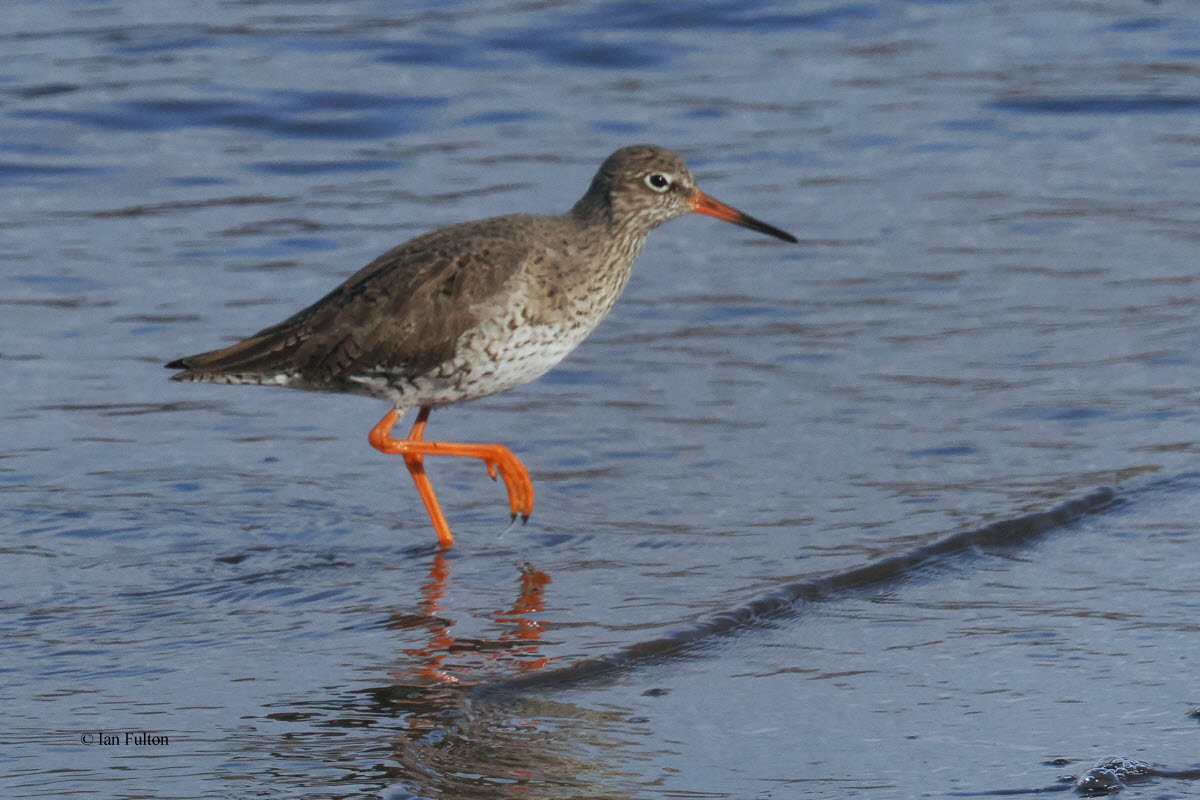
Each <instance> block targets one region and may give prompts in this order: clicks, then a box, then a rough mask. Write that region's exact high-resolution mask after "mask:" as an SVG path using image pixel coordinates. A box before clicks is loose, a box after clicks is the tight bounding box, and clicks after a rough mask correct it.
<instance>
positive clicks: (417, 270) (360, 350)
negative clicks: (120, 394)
mask: <svg viewBox="0 0 1200 800" xmlns="http://www.w3.org/2000/svg"><path fill="white" fill-rule="evenodd" d="M538 221H539V220H538V219H537V218H535V217H530V216H526V215H516V216H509V217H495V218H492V219H486V220H479V221H477V222H468V223H464V224H462V225H455V226H452V227H449V228H442V229H440V230H436V231H433V232H431V233H427V234H425V235H423V236H419V237H417V238H416V239H412V240H410V241H408V242H405V243H404V244H402V245H400V246H399V247H396V248H394V249H392V250H389V251H388V252H386V253H384V254H383V255H381V256H379V257H378V258H376V259H375V260H374V261H372V262H371V263H370V264H368V265H367V266H365V267H363V268H362V269H361V270H359V271H358V272H357V273H355V274H354V275H352V276H350V278H348V279H347V280H346V281H345V283H343V284H341V285H340V286H338V287H337V288H336V289H334V290H333V291H332V292H330V293H329V294H327V295H326V296H325V297H323V298H321V299H320V300H318V301H317V302H316V303H313V304H312V305H311V306H309V307H308V308H306V309H304V310H302V311H300V312H298V313H296V314H295V315H293V316H291V317H289V318H288V319H286V320H284V321H283V322H280V323H279V324H277V325H272V326H271V327H269V328H265V329H264V330H261V331H259V332H258V333H256V334H254V335H253V336H251V337H250V338H248V339H245V340H243V341H241V342H238V343H237V344H234V345H231V346H229V347H226V348H223V349H221V350H213V351H211V352H207V353H200V354H198V355H194V356H188V357H186V358H181V359H178V360H177V361H172V362H171V363H169V364H167V367H169V368H172V369H182V370H183V371H182V372H179V373H177V374H176V375H173V376H171V377H172V379H173V380H183V381H189V380H200V381H237V382H259V380H260V379H265V380H268V381H272V380H273V378H274V376H276V375H286V376H289V378H291V379H293V380H296V381H298V383H300V384H301V385H303V386H305V387H306V388H314V389H319V388H325V389H331V390H338V389H353V388H355V387H353V386H350V385H348V381H349V379H350V378H351V377H353V376H355V375H360V376H362V375H367V374H370V372H371V371H373V370H375V369H377V368H380V367H383V368H386V369H389V370H392V371H395V372H399V373H402V374H406V375H419V374H421V373H423V372H426V371H428V370H430V369H432V368H434V367H436V366H437V365H439V364H441V363H442V362H444V361H446V360H448V359H449V358H450V357H451V356H452V355H453V352H454V345H455V342H456V341H457V340H458V338H459V336H460V335H461V334H462V333H463V332H464V331H466V330H468V329H469V328H471V327H472V326H474V325H476V324H477V323H478V319H477V316H476V314H477V313H478V308H479V307H480V306H481V305H488V303H487V301H488V300H489V299H490V298H494V297H495V296H496V295H497V294H498V293H499V292H500V291H501V290H502V287H503V285H504V283H505V281H506V280H507V279H508V278H509V277H510V276H512V275H513V274H514V273H515V272H516V271H517V270H519V269H520V267H521V265H522V264H523V263H524V261H525V259H526V258H527V257H528V255H529V252H530V246H529V245H528V244H526V243H527V242H529V241H530V238H531V237H530V236H529V235H528V234H529V233H530V230H529V229H530V228H533V227H537V223H538ZM533 238H536V237H533Z"/></svg>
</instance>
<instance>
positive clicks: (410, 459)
mask: <svg viewBox="0 0 1200 800" xmlns="http://www.w3.org/2000/svg"><path fill="white" fill-rule="evenodd" d="M430 410H431V408H430V406H421V411H420V413H418V414H417V421H416V423H414V424H413V427H412V430H411V431H409V433H408V438H407V439H393V438H392V435H391V434H392V428H393V427H394V426H395V425H396V422H397V421H398V420H399V419H400V412H399V411H398V410H397V409H395V408H393V409H392V410H391V411H389V412H388V413H387V415H386V416H385V417H384V418H383V419H381V420H380V421H379V424H378V425H376V426H375V427H374V428H372V429H371V434H370V437H369V438H370V440H371V446H372V447H374V448H375V449H376V450H379V451H380V452H383V453H390V454H394V455H402V456H404V463H405V464H406V465H407V466H408V471H409V473H410V474H411V475H412V478H413V482H414V483H415V484H416V485H417V491H418V492H420V493H421V500H423V501H424V502H425V509H426V510H427V511H428V512H429V518H430V519H431V520H433V529H434V530H435V531H437V535H438V544H439V545H441V546H442V547H449V546H450V545H452V544H454V536H453V534H451V533H450V525H449V524H447V522H446V515H445V514H443V513H442V507H441V506H440V505H439V504H438V500H437V495H435V494H434V493H433V485H432V484H430V482H429V476H428V475H426V474H425V462H424V458H423V456H427V455H440V456H467V457H469V458H479V459H482V460H483V463H484V466H486V467H487V471H488V475H490V476H491V477H492V480H495V479H496V475H497V473H499V476H500V477H501V478H503V479H504V487H505V489H507V490H508V506H509V510H510V511H511V512H512V518H513V519H514V520H515V519H516V518H517V515H518V514H520V515H521V519H522V521H525V520H528V519H529V515H530V514H531V513H533V481H531V480H530V479H529V471H528V470H527V469H525V465H524V464H522V463H521V462H520V461H519V460H518V459H517V457H516V456H514V455H513V453H512V451H511V450H509V449H508V448H507V447H505V446H504V445H502V444H460V443H457V442H427V441H425V440H424V439H422V438H421V437H422V436H424V435H425V422H426V421H427V420H428V419H429V412H430Z"/></svg>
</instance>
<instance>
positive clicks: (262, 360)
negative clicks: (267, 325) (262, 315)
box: [166, 335, 299, 383]
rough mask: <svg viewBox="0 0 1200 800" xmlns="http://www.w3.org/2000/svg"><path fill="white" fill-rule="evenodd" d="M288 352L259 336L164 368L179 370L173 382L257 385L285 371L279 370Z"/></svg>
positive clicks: (284, 346)
mask: <svg viewBox="0 0 1200 800" xmlns="http://www.w3.org/2000/svg"><path fill="white" fill-rule="evenodd" d="M295 344H299V342H295ZM290 349H291V348H289V347H288V346H287V343H286V341H280V339H279V338H277V337H273V336H262V335H259V336H252V337H251V338H249V339H245V340H243V341H240V342H238V343H237V344H233V345H230V346H229V347H224V348H221V349H220V350H210V351H208V352H206V353H197V354H196V355H194V356H186V357H184V358H179V359H176V360H174V361H172V362H170V363H169V364H167V365H166V366H167V368H168V369H178V370H182V372H178V373H176V374H174V375H172V376H171V380H173V381H216V382H222V383H223V382H237V383H259V382H261V379H275V378H276V376H277V375H278V374H279V373H280V372H283V371H286V370H282V369H281V367H282V365H283V364H284V363H286V361H287V352H288V350H290Z"/></svg>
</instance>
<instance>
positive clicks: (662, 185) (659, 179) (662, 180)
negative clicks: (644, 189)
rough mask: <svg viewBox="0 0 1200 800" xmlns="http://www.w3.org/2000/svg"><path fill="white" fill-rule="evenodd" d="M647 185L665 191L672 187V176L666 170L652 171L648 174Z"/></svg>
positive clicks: (657, 190)
mask: <svg viewBox="0 0 1200 800" xmlns="http://www.w3.org/2000/svg"><path fill="white" fill-rule="evenodd" d="M646 185H647V186H649V187H650V188H651V189H653V190H654V191H656V192H665V191H666V190H667V189H670V188H671V176H670V175H668V174H667V173H665V172H651V173H650V174H649V175H647V176H646Z"/></svg>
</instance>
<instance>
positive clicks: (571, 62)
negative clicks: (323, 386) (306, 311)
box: [0, 0, 1200, 800]
mask: <svg viewBox="0 0 1200 800" xmlns="http://www.w3.org/2000/svg"><path fill="white" fill-rule="evenodd" d="M1198 56H1200V16H1197V15H1196V14H1195V13H1194V10H1193V9H1192V8H1191V7H1190V6H1189V5H1186V4H1184V3H1180V2H1172V1H1171V0H1166V1H1165V2H1162V3H1137V2H1115V1H1114V2H1107V3H1105V2H1096V3H1089V4H1077V3H1069V2H1059V1H1054V2H1052V1H1050V0H1046V2H1027V3H1017V4H1008V3H1005V4H1000V3H985V2H961V3H918V2H913V3H882V2H879V3H870V2H867V3H836V2H835V3H815V2H802V3H798V4H791V5H788V4H770V3H737V4H733V3H731V4H713V5H705V6H703V7H701V6H699V5H696V4H684V3H673V2H666V3H655V4H641V3H588V4H565V3H564V4H560V3H543V4H514V3H489V4H432V3H431V4H428V5H425V6H420V5H417V4H400V3H386V2H344V3H307V4H297V3H272V2H254V3H251V2H199V3H192V4H161V3H148V2H147V3H134V2H117V3H105V2H78V3H69V2H38V3H34V2H26V3H13V4H10V7H9V8H8V10H7V11H6V26H5V30H4V31H3V32H0V116H2V118H3V121H4V124H3V125H2V126H0V319H3V321H4V322H3V326H2V327H0V398H2V399H0V493H2V495H0V496H2V498H3V502H2V503H0V553H3V558H4V565H5V569H4V571H3V575H2V576H0V605H2V606H3V608H4V614H3V615H0V642H2V644H0V653H2V658H0V669H2V670H3V675H4V681H3V683H2V686H3V688H2V689H0V700H2V702H3V705H4V708H5V710H6V715H5V717H6V722H5V732H6V734H7V741H8V742H9V745H8V747H6V748H5V769H4V770H3V773H4V776H3V777H2V778H0V786H2V787H3V789H2V793H4V794H6V795H11V796H14V797H15V796H20V797H57V796H63V795H67V794H78V793H82V792H91V793H95V794H99V795H101V796H112V797H159V798H169V797H180V798H202V797H259V796H272V797H276V796H288V797H305V798H336V797H372V796H374V797H386V798H405V797H411V796H416V797H426V798H487V797H500V796H504V797H513V796H521V797H535V798H536V797H546V798H551V797H553V798H562V797H676V798H678V797H687V798H709V797H711V798H758V799H759V800H766V799H767V798H779V799H780V800H781V799H782V798H788V797H839V798H840V797H847V796H871V797H889V798H890V797H897V798H907V797H913V796H917V795H921V796H933V797H944V796H951V795H954V794H956V793H966V794H971V793H989V792H999V791H1006V790H1018V791H1033V790H1036V789H1039V788H1044V787H1049V786H1055V785H1056V781H1057V779H1058V778H1059V777H1060V776H1062V775H1065V774H1073V775H1078V774H1080V773H1082V772H1083V771H1085V770H1087V769H1088V768H1089V767H1090V766H1091V765H1092V764H1093V763H1094V762H1095V761H1096V759H1098V758H1100V757H1102V756H1106V755H1110V754H1112V755H1120V756H1123V757H1127V758H1134V759H1138V760H1141V761H1146V762H1149V763H1152V764H1158V765H1163V766H1165V767H1167V768H1169V769H1174V770H1183V769H1187V768H1189V767H1191V768H1194V767H1196V766H1197V765H1200V761H1198V760H1197V759H1198V756H1197V752H1198V743H1200V723H1197V720H1196V718H1195V717H1194V715H1193V716H1189V711H1190V710H1191V709H1193V708H1195V707H1197V706H1198V705H1200V693H1198V691H1197V687H1196V679H1195V677H1194V675H1193V673H1194V672H1195V670H1194V669H1193V668H1192V666H1191V665H1193V664H1195V663H1196V662H1197V660H1198V659H1200V636H1198V635H1197V634H1198V624H1197V621H1196V620H1197V618H1198V614H1197V610H1198V608H1200V601H1197V599H1196V598H1197V597H1198V596H1200V595H1198V594H1197V591H1198V590H1200V577H1198V575H1200V571H1198V570H1197V567H1200V556H1198V555H1197V524H1196V519H1197V518H1200V503H1198V501H1197V498H1198V497H1200V491H1198V490H1200V478H1198V477H1197V475H1198V474H1200V446H1198V444H1197V436H1196V431H1197V430H1200V418H1198V414H1197V412H1196V410H1195V400H1196V386H1197V385H1200V362H1198V360H1197V357H1196V353H1197V350H1198V347H1197V345H1198V344H1200V322H1198V320H1200V284H1198V283H1197V278H1196V275H1195V259H1194V247H1195V244H1196V233H1195V231H1196V228H1197V225H1196V222H1197V217H1198V216H1200V214H1198V209H1200V194H1198V192H1197V188H1196V187H1197V170H1198V169H1200V158H1197V155H1196V152H1197V150H1196V146H1197V144H1198V143H1200V115H1198V112H1200V100H1198V99H1197V98H1200V91H1198V90H1197V80H1198V78H1200V67H1198V66H1197V63H1198V62H1197V57H1198ZM636 141H652V142H655V143H659V144H662V145H666V146H669V147H672V148H674V149H676V150H678V151H679V152H681V153H682V154H683V155H684V156H685V157H686V158H687V159H688V160H689V163H691V164H692V167H693V170H694V171H695V172H696V174H697V177H698V178H699V181H700V183H701V186H702V187H703V188H704V189H705V190H706V191H708V192H709V193H711V194H713V195H714V196H716V197H718V198H720V199H722V200H724V201H725V202H728V203H730V204H732V205H735V206H737V207H739V208H742V209H744V210H745V211H747V212H749V213H751V214H754V215H755V216H758V217H760V218H762V219H764V220H766V221H768V222H771V223H773V224H776V225H779V226H781V227H783V228H785V229H787V230H790V231H791V232H793V233H795V234H796V235H797V236H798V237H800V238H801V240H802V244H801V246H799V247H796V246H788V245H785V244H783V243H779V242H775V241H773V240H770V239H767V238H765V237H761V236H757V235H755V234H753V233H751V232H748V231H744V230H741V229H738V228H734V227H731V226H727V225H723V224H721V223H719V222H717V221H716V220H712V219H709V218H692V219H685V220H680V221H676V222H673V223H671V224H669V225H666V226H664V227H663V228H661V229H660V230H658V231H656V232H655V233H654V235H652V236H651V239H650V241H649V243H648V244H647V246H646V249H645V250H644V251H643V254H642V256H641V258H640V260H639V262H638V266H637V269H636V270H635V274H634V277H633V279H632V281H631V283H630V285H629V287H628V289H627V291H626V294H625V297H624V298H623V299H622V301H621V302H620V303H619V304H618V305H617V308H616V309H615V310H614V312H613V314H612V315H611V317H610V318H609V319H608V320H607V321H606V322H605V323H604V324H603V325H602V326H601V327H600V329H599V330H597V332H596V333H595V334H594V335H593V336H592V337H591V338H590V339H588V341H587V342H585V343H584V345H583V346H581V347H580V349H579V350H577V351H576V352H575V353H574V354H572V355H571V356H570V357H569V358H568V360H567V361H565V362H564V363H563V364H562V365H561V366H560V367H559V368H558V369H556V370H555V371H553V372H551V373H550V374H548V375H547V376H545V377H544V378H542V379H541V380H539V381H537V382H535V383H533V384H531V385H529V386H526V387H522V388H520V389H518V390H515V391H513V392H510V393H508V394H505V395H500V396H496V397H493V398H488V399H484V400H480V401H477V402H475V403H472V404H469V405H464V406H461V407H457V408H453V409H448V410H444V411H440V412H438V413H437V414H435V415H434V416H433V418H432V421H431V423H430V426H431V427H430V431H429V432H430V435H436V436H438V437H443V438H446V439H453V440H484V441H491V440H500V441H504V442H507V443H509V444H510V445H511V446H512V447H513V449H514V450H515V451H516V452H517V453H518V455H519V456H521V458H522V459H523V460H524V461H525V462H526V464H527V465H528V466H529V468H530V469H531V471H532V474H533V477H534V480H535V483H536V487H537V492H538V495H537V508H536V511H535V513H534V515H533V518H532V520H531V521H530V523H529V524H528V525H527V526H525V527H520V526H518V527H516V528H513V529H512V530H509V531H507V532H504V530H505V525H506V524H507V521H508V520H507V508H506V504H505V497H504V492H503V489H502V488H501V487H499V486H496V485H493V484H492V483H491V482H490V481H488V480H487V479H486V476H485V474H484V472H483V470H482V469H481V468H479V465H478V464H460V463H453V462H449V463H447V462H440V463H439V462H430V472H431V474H432V476H433V480H434V481H435V483H436V485H437V487H438V490H439V494H440V496H441V497H442V501H443V504H444V506H445V507H446V510H447V514H448V516H449V517H450V521H451V524H452V525H453V527H454V530H455V533H456V534H457V536H458V539H459V545H458V546H456V547H455V548H454V549H453V550H451V551H450V552H448V553H446V554H444V555H441V556H438V555H436V554H435V553H434V552H433V550H432V544H433V534H432V531H431V530H430V529H429V525H428V521H427V519H426V518H425V515H424V512H423V510H422V509H421V508H420V505H419V501H418V499H417V497H416V495H415V492H414V491H413V489H412V487H411V482H410V481H409V479H408V477H407V475H406V474H405V472H404V470H403V468H402V465H400V464H398V463H396V462H397V459H389V458H386V457H384V456H381V455H380V454H378V453H377V452H375V451H374V450H372V449H371V448H370V447H369V446H368V445H367V443H366V441H365V438H366V432H367V430H368V429H369V428H370V427H371V426H372V425H373V424H374V423H375V422H376V421H377V420H378V418H379V417H380V416H382V414H383V413H384V411H385V410H386V409H385V408H383V407H381V405H380V404H378V403H373V402H372V401H368V400H364V399H362V398H350V397H334V396H319V395H309V394H304V393H299V392H285V391H281V390H267V389H256V388H246V387H224V386H200V385H180V384H174V383H170V382H168V381H167V375H168V374H169V373H167V372H166V371H165V370H163V369H162V367H161V364H162V363H163V362H165V361H167V360H169V359H171V358H175V357H178V356H180V355H184V354H187V353H192V352H196V351H199V350H203V349H208V348H211V347H215V346H218V345H220V344H222V343H224V342H228V341H232V340H233V339H234V338H236V337H239V336H242V335H246V334H249V333H252V332H253V331H255V330H257V329H259V328H261V327H262V326H264V325H266V324H269V323H271V322H274V321H277V320H278V319H281V318H283V317H284V316H286V315H288V314H289V313H291V312H292V311H294V310H296V309H297V308H299V307H301V306H302V305H303V304H306V303H308V302H311V301H312V300H314V299H316V298H318V297H320V296H321V295H322V294H323V293H324V292H325V291H327V290H328V289H329V288H331V287H332V286H333V285H335V284H336V283H337V282H338V281H339V280H340V279H342V278H343V277H345V276H346V275H348V274H349V273H351V272H352V271H354V270H355V269H357V268H358V267H360V266H361V265H362V264H364V263H366V262H367V261H368V260H370V259H371V258H373V257H374V256H375V255H377V254H378V253H379V252H382V251H383V250H385V249H387V248H388V247H390V246H391V245H393V244H395V243H396V242H398V241H401V240H403V239H405V238H407V237H409V236H412V235H415V234H416V233H419V232H422V231H424V230H428V229H429V228H431V227H435V226H438V225H443V224H448V223H451V222H456V221H461V220H466V219H472V218H477V217H483V216H488V215H493V214H499V213H506V212H510V211H518V210H519V211H559V210H563V209H565V208H567V207H568V206H569V205H570V204H571V203H573V202H574V201H575V199H577V197H578V196H579V195H580V194H581V193H582V192H583V190H584V189H585V188H586V186H587V182H588V180H589V179H590V177H591V174H592V172H593V170H594V169H595V167H596V165H597V164H598V163H599V161H600V160H601V159H603V158H604V156H606V155H607V154H608V153H609V152H611V151H612V150H613V149H615V148H616V147H618V146H621V145H624V144H628V143H631V142H636ZM1104 485H1107V486H1112V487H1114V488H1115V496H1116V502H1115V503H1113V504H1110V505H1105V506H1103V507H1101V508H1097V509H1096V510H1095V511H1094V513H1089V514H1086V515H1084V516H1083V517H1081V518H1080V519H1078V520H1076V521H1074V522H1070V523H1067V524H1064V525H1060V526H1057V527H1054V528H1052V529H1049V530H1046V531H1044V532H1042V533H1041V534H1040V535H1038V536H1036V537H1033V538H1031V539H1028V540H1026V541H1024V542H1022V543H1019V544H1013V545H1011V546H1007V547H1001V548H978V549H974V550H970V549H969V550H967V551H964V552H962V553H959V554H956V555H954V556H952V557H949V558H947V559H944V560H941V561H938V562H937V563H936V564H925V565H918V566H916V567H914V568H913V569H911V570H908V571H906V572H904V573H903V574H902V575H901V576H899V577H898V578H897V579H896V580H894V581H891V582H889V583H887V584H886V585H880V586H874V585H868V586H866V587H864V589H863V590H862V591H858V592H846V593H833V594H831V595H829V596H826V597H823V598H820V599H819V600H816V601H808V600H806V601H804V602H800V603H798V604H797V605H795V606H794V608H792V609H790V610H789V611H788V613H786V614H783V615H782V616H780V617H778V618H776V619H774V620H772V621H771V624H769V625H765V624H756V625H748V626H743V627H744V629H742V628H739V629H738V630H736V631H734V632H732V633H731V634H730V635H727V636H722V637H719V639H718V640H714V641H712V642H710V643H706V644H705V645H704V646H703V647H699V648H697V649H695V650H694V651H689V652H688V653H687V654H685V655H686V657H683V658H672V659H666V660H661V661H653V662H646V663H643V662H639V661H636V660H635V661H633V662H632V663H630V664H628V665H627V666H626V667H625V668H623V669H621V670H619V671H618V672H617V673H616V675H615V676H610V678H611V679H610V680H606V681H603V682H584V683H578V684H574V683H572V684H563V685H559V686H549V685H542V686H541V687H540V688H539V687H536V682H535V684H534V685H535V688H534V689H531V690H529V691H526V692H522V693H521V694H520V695H517V696H511V697H503V698H499V699H497V698H495V697H489V696H487V694H486V692H484V693H481V690H478V689H476V690H474V691H472V690H473V689H475V687H478V686H480V685H492V684H494V683H495V682H503V681H505V680H508V679H510V678H512V677H514V676H520V675H533V674H537V673H542V672H546V673H549V671H550V670H554V669H557V668H561V667H567V666H569V665H571V664H574V663H576V662H577V661H579V660H580V659H596V658H602V657H604V656H607V655H609V654H612V653H617V652H620V651H621V650H622V649H623V648H629V647H631V646H635V645H637V643H639V642H646V641H652V640H655V639H660V638H662V637H664V636H667V635H669V634H670V632H672V631H678V630H683V631H687V630H689V629H690V628H692V627H693V626H696V625H699V624H703V623H704V622H705V621H708V620H711V619H713V618H714V617H719V615H720V614H722V612H725V611H728V610H730V609H736V608H739V607H744V606H745V605H746V604H748V603H753V602H754V601H755V600H756V599H757V598H761V597H764V596H768V595H770V594H771V593H773V592H777V591H779V589H780V587H782V586H786V585H789V584H794V583H796V582H803V581H812V580H818V579H821V578H822V577H825V576H836V575H839V574H844V573H845V572H846V571H848V570H854V569H855V568H858V567H861V566H862V565H864V564H869V563H872V562H876V561H879V560H881V559H887V558H889V557H894V556H897V555H900V554H904V553H908V552H910V551H913V550H914V549H915V548H919V547H922V546H924V545H928V544H929V543H931V542H934V541H937V540H940V539H941V538H942V537H945V536H949V535H954V534H956V533H959V532H962V531H974V530H977V529H979V528H981V527H983V526H985V525H987V524H989V523H994V522H1002V521H1005V520H1012V519H1015V518H1017V517H1020V516H1021V515H1024V514H1029V513H1036V512H1041V511H1045V510H1048V509H1051V508H1053V507H1055V506H1057V505H1059V504H1060V503H1062V502H1063V501H1067V500H1071V499H1076V498H1080V497H1084V496H1087V495H1088V494H1089V493H1090V492H1092V491H1093V490H1095V489H1096V487H1098V486H1104ZM523 570H524V573H523ZM523 574H524V575H525V576H526V577H524V579H523ZM547 578H548V579H549V581H548V582H546V580H545V579H547ZM139 732H148V733H152V734H153V735H156V736H165V737H167V743H165V744H157V745H154V744H142V745H138V744H135V743H133V740H132V739H131V740H130V741H129V743H126V740H125V738H124V737H125V734H126V733H129V734H137V733H139ZM102 733H103V734H106V735H114V736H116V740H117V743H116V744H96V743H93V744H84V743H83V741H82V740H83V738H84V737H85V736H92V737H93V741H99V735H100V734H102ZM1057 785H1059V786H1062V784H1057ZM1198 795H1200V788H1198V784H1197V783H1196V781H1195V780H1192V779H1187V778H1171V777H1152V778H1149V779H1148V780H1146V781H1143V782H1138V783H1131V784H1130V786H1129V787H1128V788H1127V789H1125V790H1124V791H1123V796H1127V797H1156V798H1158V797H1185V796H1198Z"/></svg>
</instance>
